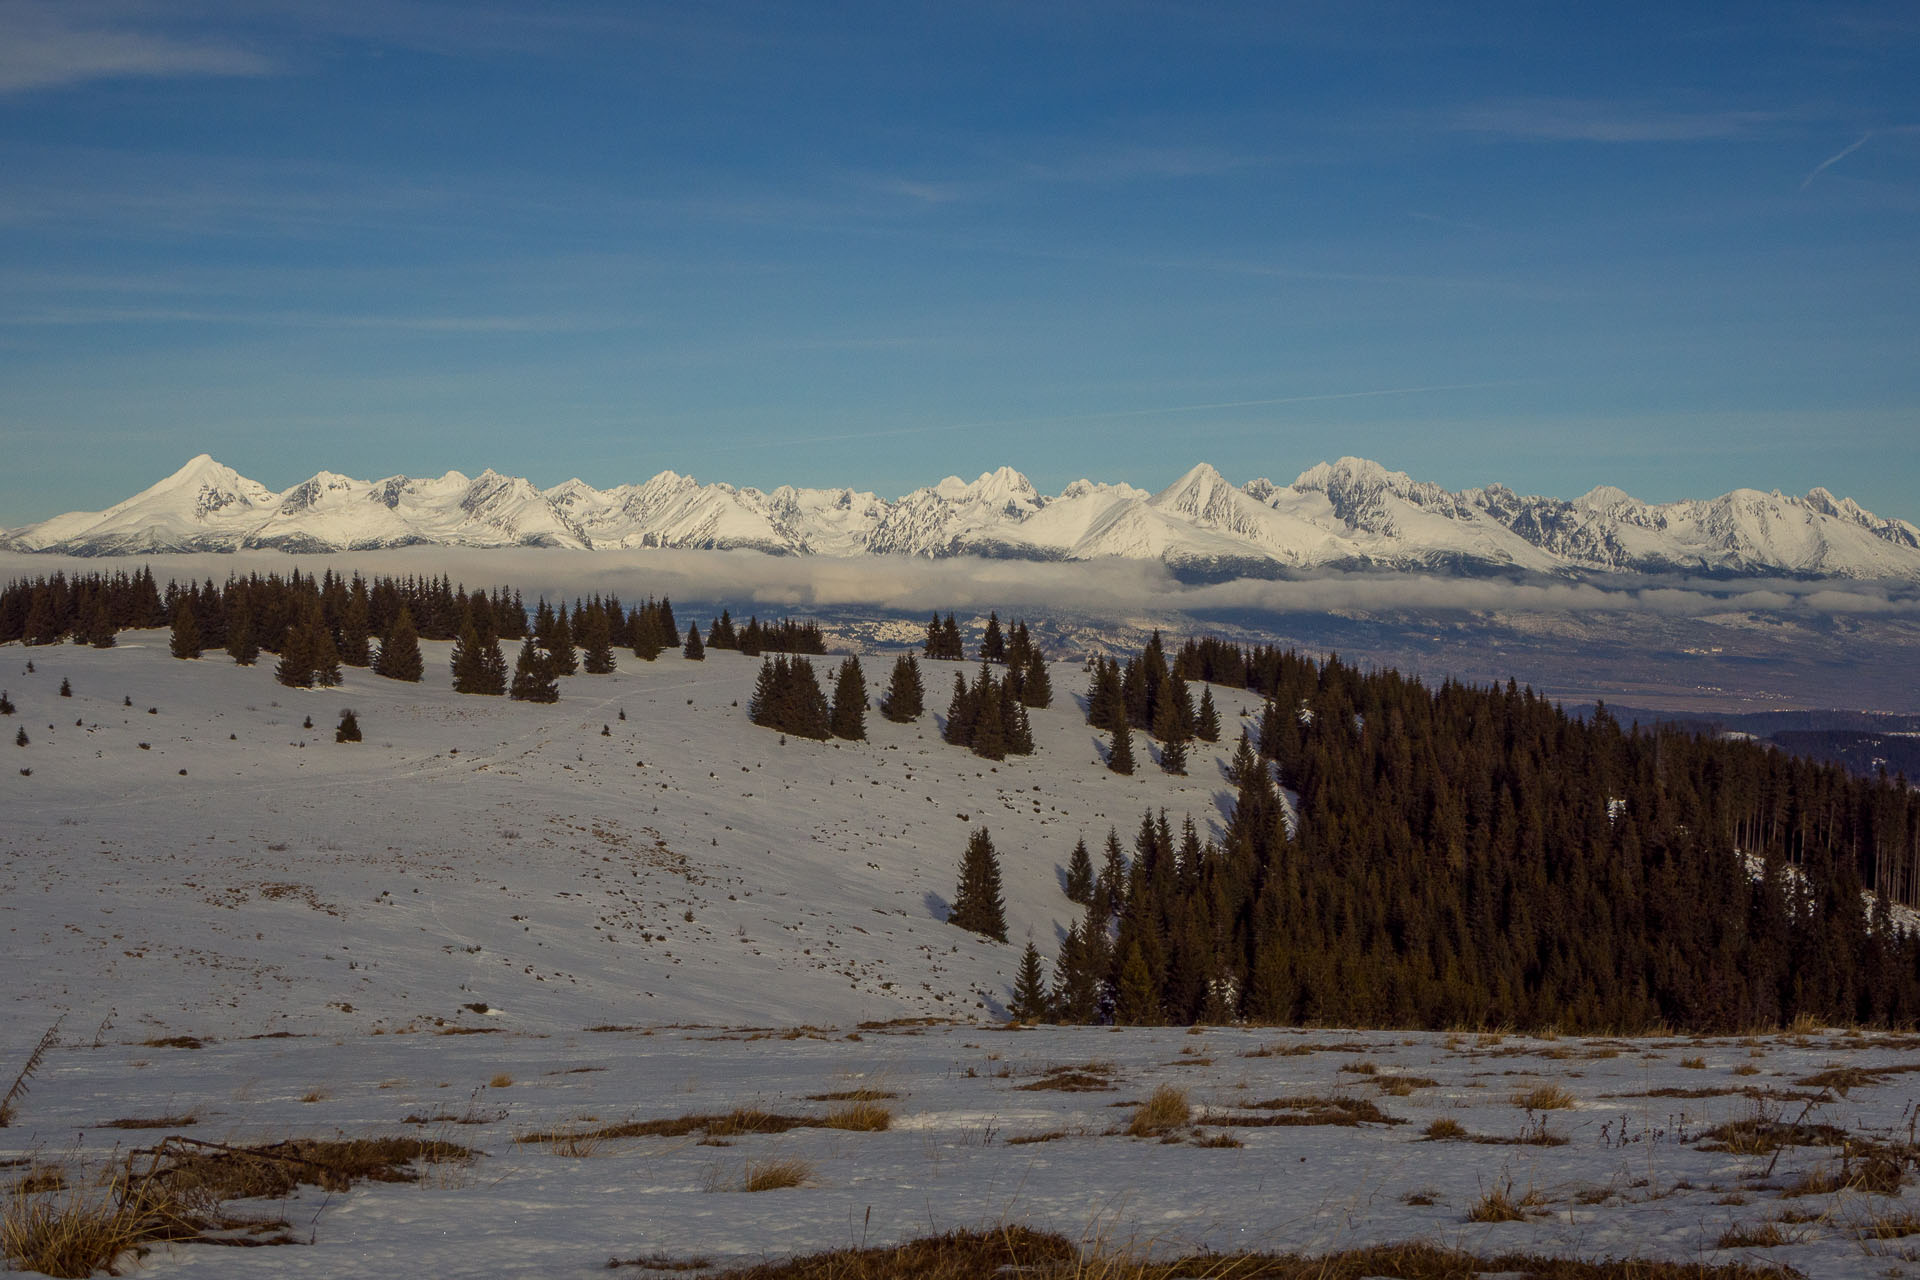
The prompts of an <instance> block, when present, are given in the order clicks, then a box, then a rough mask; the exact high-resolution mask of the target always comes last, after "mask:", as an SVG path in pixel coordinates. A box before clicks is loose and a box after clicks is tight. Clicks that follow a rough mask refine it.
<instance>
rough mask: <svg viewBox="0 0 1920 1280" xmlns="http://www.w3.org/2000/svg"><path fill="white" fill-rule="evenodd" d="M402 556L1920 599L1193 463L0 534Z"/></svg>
mask: <svg viewBox="0 0 1920 1280" xmlns="http://www.w3.org/2000/svg"><path fill="white" fill-rule="evenodd" d="M412 545H437V546H461V547H510V546H546V547H567V548H575V549H582V550H599V549H606V548H632V547H681V548H716V549H723V548H750V549H755V550H761V551H767V552H772V553H776V554H789V555H807V554H818V555H833V556H858V555H907V556H921V557H944V556H955V555H982V556H992V557H1000V558H1013V559H1036V560H1089V559H1096V558H1100V557H1123V558H1127V559H1136V560H1138V559H1147V560H1159V561H1163V562H1165V563H1167V564H1169V565H1170V566H1173V567H1175V568H1177V569H1182V570H1197V571H1202V572H1211V573H1227V574H1231V573H1241V574H1247V575H1256V576H1257V575H1268V574H1272V573H1275V572H1283V571H1287V570H1311V569H1321V568H1368V567H1383V568H1418V569H1427V570H1443V571H1458V572H1480V571H1485V570H1489V569H1496V570H1501V569H1504V570H1522V571H1531V572H1540V573H1550V574H1553V573H1567V572H1576V571H1594V570H1599V571H1618V572H1640V573H1670V572H1689V573H1706V574H1714V575H1729V576H1748V575H1757V576H1772V575H1789V576H1799V577H1840V578H1864V579H1883V578H1891V579H1905V580H1910V581H1920V528H1916V527H1915V526H1914V525H1912V524H1910V523H1908V522H1907V521H1904V520H1897V519H1883V518H1881V517H1879V516H1876V515H1874V514H1873V513H1872V512H1870V511H1866V510H1864V509H1863V508H1861V507H1860V506H1858V505H1857V504H1856V503H1854V502H1853V501H1852V500H1851V499H1846V498H1835V497H1834V496H1833V495H1832V494H1830V493H1828V492H1827V491H1826V490H1825V489H1814V490H1812V491H1811V492H1809V493H1808V494H1806V496H1804V497H1794V496H1790V495H1786V494H1781V493H1779V492H1773V493H1762V492H1759V491H1757V490H1753V489H1736V490H1734V491H1732V492H1731V493H1727V494H1723V495H1722V496H1720V497H1718V498H1713V499H1710V500H1688V501H1681V502H1670V503H1658V504H1655V503H1647V502H1641V501H1639V500H1637V499H1635V498H1632V497H1630V496H1628V495H1627V494H1625V493H1623V492H1621V491H1620V490H1618V489H1614V488H1608V487H1604V486H1603V487H1600V488H1596V489H1594V490H1592V491H1591V492H1589V493H1587V494H1586V495H1584V496H1582V497H1579V498H1574V499H1571V500H1566V499H1560V498H1545V497H1524V496H1522V495H1520V494H1517V493H1515V492H1514V491H1513V490H1511V489H1508V488H1506V487H1504V486H1502V485H1498V484H1494V485H1488V486H1486V487H1485V488H1472V489H1463V490H1459V491H1457V492H1456V491H1452V490H1448V489H1444V488H1442V487H1441V486H1439V485H1437V484H1433V483H1430V482H1422V481H1416V480H1414V479H1412V478H1411V477H1409V476H1407V475H1406V474H1405V473H1403V472H1399V471H1389V470H1388V469H1386V468H1385V467H1383V466H1380V465H1379V464H1378V463H1374V462H1368V461H1366V460H1364V459H1360V458H1342V459H1340V460H1339V461H1338V462H1332V463H1327V462H1323V463H1320V464H1318V465H1317V466H1314V467H1311V468H1309V469H1308V470H1306V471H1304V472H1302V473H1301V474H1300V476H1299V477H1298V478H1297V479H1296V480H1294V481H1293V483H1292V484H1289V485H1284V486H1283V485H1276V484H1274V483H1273V482H1272V481H1269V480H1265V479H1257V480H1252V481H1249V482H1248V483H1246V484H1244V485H1235V484H1232V483H1230V482H1229V481H1228V480H1227V479H1226V478H1225V477H1224V476H1222V475H1221V474H1220V473H1219V472H1218V471H1216V470H1215V469H1214V468H1213V467H1211V466H1209V465H1207V464H1205V463H1201V464H1200V465H1198V466H1196V467H1194V468H1193V469H1192V470H1191V471H1189V472H1187V473H1186V474H1185V475H1184V476H1182V477H1180V478H1179V479H1178V480H1176V481H1174V483H1172V484H1171V485H1168V486H1167V487H1166V488H1164V489H1161V490H1160V491H1159V492H1157V493H1152V492H1148V491H1147V490H1144V489H1137V488H1134V487H1133V486H1132V485H1128V484H1096V483H1094V482H1092V481H1088V480H1076V481H1075V482H1074V483H1072V484H1070V485H1068V486H1067V487H1066V488H1065V489H1064V490H1062V491H1061V492H1060V493H1059V494H1058V495H1057V496H1053V497H1048V496H1046V495H1043V494H1042V493H1040V491H1039V490H1037V489H1036V488H1035V487H1034V486H1033V483H1032V482H1031V481H1029V480H1028V479H1027V478H1026V477H1025V476H1023V475H1021V474H1020V473H1019V472H1017V471H1015V470H1013V469H1012V468H1010V467H1002V468H1000V469H999V470H998V471H994V472H990V473H988V474H985V475H982V476H981V477H980V478H979V479H978V480H975V481H973V482H971V483H968V482H965V481H962V480H961V479H959V478H958V477H951V476H950V477H948V478H947V479H945V480H942V481H941V482H940V483H938V484H936V485H930V486H928V487H926V488H923V489H916V490H914V491H913V492H912V493H909V494H907V495H906V496H904V497H902V498H898V499H896V500H893V501H888V500H886V499H883V498H879V497H876V496H875V495H874V494H871V493H862V492H856V491H854V490H852V489H797V488H793V487H791V486H787V485H782V486H780V487H779V488H777V489H774V490H772V491H770V492H763V491H761V490H759V489H752V488H737V487H735V486H733V485H730V484H700V483H699V482H697V481H695V480H694V479H693V478H692V477H690V476H682V475H678V474H676V473H674V472H672V471H662V472H661V473H660V474H659V475H656V476H654V477H653V478H652V479H651V480H648V481H647V482H645V483H644V484H638V485H620V486H618V487H616V488H612V489H595V488H593V487H592V486H590V485H588V484H586V483H584V482H582V481H580V480H569V481H567V482H566V483H565V484H561V485H557V486H555V487H553V488H551V489H539V488H536V487H534V485H533V484H531V483H530V482H528V481H526V480H521V479H515V478H513V477H511V476H503V475H500V474H498V473H497V472H494V471H491V470H488V471H483V472H482V473H481V474H480V475H478V476H476V477H471V478H470V477H468V476H465V475H463V474H461V473H460V472H458V471H449V472H447V473H446V474H445V475H443V476H440V477H438V478H434V479H409V478H407V477H404V476H394V477H391V478H389V479H385V480H373V481H367V480H354V479H350V478H348V477H346V476H342V475H336V474H334V473H332V472H326V471H323V472H321V473H320V474H319V475H316V476H314V477H313V478H312V479H310V480H307V481H305V482H303V483H301V484H297V485H295V486H293V487H292V488H290V489H286V490H284V491H280V492H275V491H274V490H272V489H269V488H267V487H266V486H265V485H262V484H260V483H258V482H256V481H253V480H249V479H247V478H246V477H244V476H242V475H240V474H239V473H238V472H236V471H234V470H233V469H232V468H230V467H226V466H223V465H221V464H220V463H218V462H216V461H214V460H213V459H212V458H210V457H208V456H207V455H205V454H202V455H200V456H199V457H197V458H195V459H193V460H192V461H191V462H189V463H187V464H186V466H184V467H182V468H180V470H178V471H176V472H175V473H174V474H172V475H171V476H168V477H167V478H166V479H165V480H162V481H161V482H160V483H158V484H156V485H154V486H152V487H151V488H149V489H146V490H144V491H142V492H140V493H138V494H135V495H134V496H133V497H131V498H128V499H127V500H126V501H124V502H121V503H119V504H117V505H115V506H113V507H109V508H108V509H107V510H105V511H97V512H73V513H70V514H67V515H63V516H55V517H54V518H52V519H50V520H45V521H41V522H40V523H38V524H32V525H27V526H25V527H24V528H20V529H16V530H13V531H11V532H10V533H5V534H0V548H5V549H10V550H16V551H44V552H59V553H64V554H69V555H126V554H143V553H151V552H165V551H236V550H241V549H252V548H262V549H278V550H285V551H296V552H323V551H353V550H367V549H373V548H381V547H400V546H412Z"/></svg>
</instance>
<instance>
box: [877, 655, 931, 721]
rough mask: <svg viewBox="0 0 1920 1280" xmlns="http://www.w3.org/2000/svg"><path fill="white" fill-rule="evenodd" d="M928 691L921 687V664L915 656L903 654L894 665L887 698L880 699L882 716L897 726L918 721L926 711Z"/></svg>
mask: <svg viewBox="0 0 1920 1280" xmlns="http://www.w3.org/2000/svg"><path fill="white" fill-rule="evenodd" d="M925 699H926V691H925V690H924V689H923V688H921V685H920V664H919V663H918V662H915V661H914V658H913V655H912V654H910V653H903V654H901V655H900V656H899V657H898V658H897V659H895V660H894V664H893V678H892V679H891V680H890V681H889V682H888V684H887V692H886V696H885V697H883V698H881V699H880V714H881V715H883V716H885V717H886V718H887V719H889V720H891V721H893V722H894V723H896V724H907V723H909V722H911V721H914V720H918V719H919V718H920V713H921V712H922V711H923V710H925V709H926V708H925V706H924V705H923V704H924V702H925Z"/></svg>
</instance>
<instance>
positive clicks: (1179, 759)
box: [1160, 738, 1187, 777]
mask: <svg viewBox="0 0 1920 1280" xmlns="http://www.w3.org/2000/svg"><path fill="white" fill-rule="evenodd" d="M1160 768H1161V769H1162V770H1164V771H1165V772H1167V773H1171V774H1174V775H1175V776H1178V777H1184V776H1186V772H1187V740H1186V739H1185V738H1171V739H1169V740H1168V741H1167V742H1166V744H1165V745H1163V746H1162V747H1161V748H1160Z"/></svg>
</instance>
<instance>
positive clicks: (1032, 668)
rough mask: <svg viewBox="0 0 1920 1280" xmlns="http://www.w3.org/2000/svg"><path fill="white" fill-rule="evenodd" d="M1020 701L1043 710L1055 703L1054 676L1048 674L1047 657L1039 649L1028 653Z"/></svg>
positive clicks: (1021, 682)
mask: <svg viewBox="0 0 1920 1280" xmlns="http://www.w3.org/2000/svg"><path fill="white" fill-rule="evenodd" d="M1020 701H1021V702H1023V703H1025V704H1026V705H1027V706H1029V707H1039V708H1040V709H1042V710H1045V709H1046V708H1048V707H1050V706H1052V705H1053V678H1052V677H1051V676H1049V675H1048V674H1047V659H1046V657H1045V655H1043V654H1042V653H1041V652H1040V651H1039V650H1038V649H1035V650H1033V651H1032V652H1031V653H1030V654H1028V655H1027V663H1026V668H1025V671H1024V673H1023V674H1022V677H1021V680H1020Z"/></svg>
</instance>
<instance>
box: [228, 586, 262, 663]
mask: <svg viewBox="0 0 1920 1280" xmlns="http://www.w3.org/2000/svg"><path fill="white" fill-rule="evenodd" d="M231 600H232V603H231V604H230V605H229V606H228V608H227V656H228V657H230V658H232V659H233V661H234V664H235V665H236V666H242V667H250V666H252V665H253V664H254V663H255V662H256V661H258V659H259V657H260V637H259V636H258V635H257V634H255V632H254V629H253V607H252V605H251V604H250V603H249V602H248V599H247V592H246V591H245V590H237V591H235V592H233V594H232V596H231Z"/></svg>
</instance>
